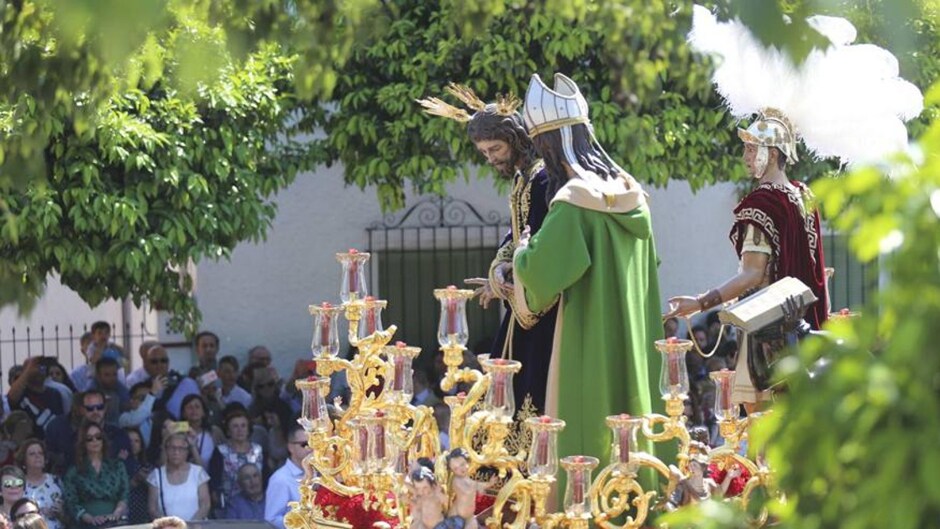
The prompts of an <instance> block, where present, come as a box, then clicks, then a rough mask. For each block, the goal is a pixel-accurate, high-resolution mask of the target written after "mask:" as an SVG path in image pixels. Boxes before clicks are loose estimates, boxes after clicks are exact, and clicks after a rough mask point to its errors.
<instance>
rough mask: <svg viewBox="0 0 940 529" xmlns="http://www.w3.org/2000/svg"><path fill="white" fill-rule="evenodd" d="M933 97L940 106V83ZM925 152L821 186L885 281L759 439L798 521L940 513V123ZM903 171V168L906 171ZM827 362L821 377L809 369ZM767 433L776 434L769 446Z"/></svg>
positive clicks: (816, 525)
mask: <svg viewBox="0 0 940 529" xmlns="http://www.w3.org/2000/svg"><path fill="white" fill-rule="evenodd" d="M928 103H930V104H932V105H934V109H935V110H936V109H938V108H940V83H937V84H934V86H933V89H932V90H931V92H930V93H929V95H928ZM919 145H920V147H921V149H922V151H923V153H922V154H923V159H922V160H919V161H918V164H917V167H916V168H915V169H914V170H913V171H910V170H908V168H906V167H905V166H904V165H903V163H898V164H897V165H894V166H893V167H892V169H893V170H894V171H893V172H894V175H893V176H889V174H888V172H884V171H878V170H875V169H865V170H860V171H857V172H855V173H853V174H851V175H849V176H848V177H847V178H846V179H845V180H844V181H837V180H830V179H825V180H821V181H819V182H817V184H816V185H815V186H814V188H815V191H816V192H817V194H818V196H819V199H820V203H821V204H822V207H823V209H824V211H825V212H826V214H827V215H828V216H829V217H830V218H832V219H834V222H835V224H836V225H837V227H838V228H839V229H842V230H846V231H847V232H851V233H852V237H851V245H852V248H853V249H854V251H855V253H856V255H857V256H858V257H859V258H860V259H862V260H864V261H871V260H874V259H878V258H880V259H881V266H883V267H884V268H885V269H886V270H887V275H888V281H887V284H886V285H885V287H884V288H882V289H881V290H880V291H879V292H878V294H877V296H876V298H875V299H874V300H873V301H872V302H871V303H869V304H868V306H866V307H865V308H864V309H863V311H862V314H861V316H860V317H858V318H856V319H853V320H849V321H846V322H837V323H835V324H833V325H831V327H830V329H831V331H832V333H833V337H832V339H831V340H817V341H815V342H811V343H810V344H808V346H807V347H805V348H804V349H803V350H802V351H801V355H800V357H799V360H800V362H796V361H794V362H793V363H792V364H791V365H790V366H789V372H788V373H785V374H789V376H790V378H791V379H792V381H793V382H792V384H791V388H792V389H791V392H790V395H788V397H787V398H786V399H785V400H784V401H783V402H781V403H780V405H779V406H778V407H777V409H776V410H775V416H774V417H772V418H771V419H770V421H769V422H768V424H766V425H765V427H766V430H764V431H762V432H761V434H762V435H761V440H762V441H764V442H766V446H767V451H768V456H769V457H770V458H771V461H772V462H773V463H774V464H775V465H776V466H777V468H778V469H779V477H780V485H781V486H782V487H783V488H784V490H787V491H790V497H789V505H788V506H787V507H786V509H787V511H790V512H792V521H791V523H790V526H791V527H794V528H798V529H823V528H839V529H862V528H868V527H884V526H891V527H894V528H897V529H915V528H921V527H933V526H936V524H937V523H938V521H940V481H938V480H937V476H938V474H940V451H938V450H936V449H935V447H936V446H938V444H937V441H938V432H940V377H938V373H940V357H938V356H937V355H936V354H933V353H932V351H934V350H935V348H936V347H935V340H934V335H933V333H934V331H935V330H936V323H937V322H938V321H940V119H934V121H933V123H932V124H931V125H930V127H929V128H928V129H927V130H926V131H925V133H924V135H923V136H922V137H921V139H920V143H919ZM899 173H900V174H899ZM819 358H826V359H827V360H828V362H829V363H830V364H829V367H828V368H827V369H826V370H825V371H824V372H823V373H822V375H821V376H819V377H815V378H809V377H806V376H800V373H803V372H804V369H806V367H808V366H811V365H813V364H814V363H815V362H816V361H817V360H818V359H819ZM769 439H773V441H772V442H769V441H768V440H769Z"/></svg>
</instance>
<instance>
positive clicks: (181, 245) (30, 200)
mask: <svg viewBox="0 0 940 529" xmlns="http://www.w3.org/2000/svg"><path fill="white" fill-rule="evenodd" d="M160 37H161V38H159V39H157V38H152V39H148V41H147V45H146V46H145V48H144V50H143V51H142V52H141V54H140V55H139V56H138V64H142V63H143V61H144V60H156V61H157V63H158V64H159V65H161V67H160V71H158V72H155V73H156V75H154V74H145V75H140V76H138V82H137V83H136V85H135V87H133V88H127V89H125V90H123V91H121V92H120V93H118V94H115V95H113V96H111V97H110V99H109V100H108V101H107V103H106V104H102V105H100V106H98V108H97V111H96V113H95V115H94V116H92V119H90V120H89V121H88V122H87V123H88V126H87V128H85V127H82V128H79V127H76V123H75V121H74V116H75V114H74V112H72V111H71V110H72V108H69V105H62V106H60V107H54V108H53V109H52V110H53V111H52V112H49V111H40V109H39V108H38V106H39V102H38V101H37V100H35V99H32V98H29V97H25V98H24V99H23V104H22V105H20V107H19V108H18V109H17V111H16V112H15V113H13V114H10V115H8V116H7V118H8V120H7V123H6V126H7V127H8V130H11V131H17V130H28V129H30V128H33V127H36V126H42V127H45V128H47V130H48V131H49V137H48V140H47V143H46V145H45V147H44V149H43V153H44V156H45V159H46V164H45V168H46V173H45V178H44V179H41V180H36V181H34V182H32V183H31V184H29V185H27V186H25V187H24V188H22V189H20V188H15V189H13V190H12V191H11V192H10V193H9V194H7V195H6V197H5V202H6V207H7V211H8V214H10V215H13V216H15V218H16V221H15V222H4V224H3V229H2V231H0V255H2V261H0V263H2V264H3V266H4V269H3V275H4V276H5V278H11V279H15V280H11V281H3V285H4V286H3V289H2V290H0V296H2V299H4V300H9V299H18V298H19V299H22V298H23V297H26V298H27V299H30V298H34V297H35V296H36V295H37V293H38V292H39V291H40V289H41V286H42V285H43V284H44V281H45V279H46V277H47V276H48V275H49V274H52V273H56V274H58V275H59V276H60V279H61V281H62V283H63V284H65V285H68V286H69V287H70V288H72V289H73V290H75V291H76V292H77V293H78V294H79V295H80V296H81V297H82V298H83V299H84V300H85V301H87V302H88V303H89V304H91V305H96V304H98V303H100V302H101V301H104V300H106V299H111V298H114V299H121V298H125V297H130V298H131V299H133V300H134V301H135V302H136V303H138V304H140V303H141V302H142V301H143V300H144V299H145V298H146V299H149V301H150V302H151V303H153V304H154V305H155V306H159V307H162V308H164V309H167V310H169V311H171V312H172V313H173V314H174V316H175V317H176V318H177V322H178V323H179V324H183V323H188V324H194V323H196V322H198V311H197V309H196V307H195V305H194V302H193V299H192V297H191V296H190V292H191V290H192V278H191V277H190V276H189V275H188V274H187V273H186V270H187V265H188V264H190V263H194V262H198V261H200V260H201V259H203V258H206V257H209V258H220V257H225V256H227V255H229V253H230V252H231V250H232V249H233V248H234V247H235V246H236V245H237V244H238V243H239V242H241V241H246V240H259V239H260V238H261V237H263V235H264V233H265V230H266V229H267V227H268V226H269V225H270V223H271V221H272V220H273V218H274V214H275V206H274V204H273V203H272V201H271V199H272V198H273V195H274V194H275V193H276V192H277V191H278V190H279V189H282V188H284V187H285V186H287V184H289V183H290V182H291V181H292V180H293V178H294V176H295V175H296V173H297V171H298V170H299V169H301V168H303V167H307V166H309V165H310V163H308V162H312V161H311V160H310V159H309V156H310V152H309V151H308V150H306V149H304V148H301V146H300V145H298V144H297V143H296V142H295V141H293V140H292V139H291V137H290V134H291V133H292V132H300V131H299V130H294V129H296V128H297V126H296V123H298V122H300V121H303V120H305V119H306V115H307V114H308V110H309V108H313V109H314V111H316V110H315V108H314V107H308V108H307V109H305V108H298V105H297V100H296V99H295V98H294V97H293V96H292V95H291V93H292V89H291V87H292V82H293V73H292V71H293V59H292V58H290V57H288V56H285V55H284V54H283V53H281V52H279V50H278V48H277V47H276V46H273V45H269V46H266V47H265V48H264V49H262V50H260V51H258V52H255V53H253V54H251V55H249V56H248V57H246V59H245V60H243V61H231V60H229V61H227V63H226V64H225V65H224V66H223V67H222V68H221V69H220V70H218V72H217V74H216V76H215V77H214V78H213V79H211V80H209V81H208V82H205V83H199V84H198V85H197V86H195V87H194V89H193V91H191V92H183V91H181V90H180V89H178V88H175V86H176V85H175V84H174V83H173V82H172V81H173V79H174V77H175V76H176V75H178V74H179V67H180V65H179V63H178V61H176V60H175V55H174V53H173V50H178V49H179V48H180V47H185V46H188V45H192V44H194V43H199V45H201V46H206V45H209V46H215V47H217V48H218V49H220V50H224V48H225V42H224V35H223V34H222V33H220V32H219V31H217V29H216V28H213V27H212V26H209V25H206V24H204V23H202V22H201V21H200V20H199V19H198V18H195V17H191V16H190V15H188V14H181V16H180V18H178V19H177V24H174V25H173V26H171V27H170V28H169V29H168V30H167V31H166V32H164V33H163V34H162V35H161V36H160ZM224 55H225V54H224V53H222V54H220V56H224ZM74 97H75V98H76V99H77V100H78V105H80V104H81V96H79V95H75V96H74ZM76 106H77V105H76ZM40 121H41V122H42V124H41V125H39V124H38V123H39V122H40Z"/></svg>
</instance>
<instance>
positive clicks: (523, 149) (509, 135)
mask: <svg viewBox="0 0 940 529" xmlns="http://www.w3.org/2000/svg"><path fill="white" fill-rule="evenodd" d="M467 135H468V136H470V141H472V142H474V143H476V142H479V141H493V140H501V141H504V142H506V143H508V144H509V148H510V150H511V151H512V160H511V161H512V164H513V166H520V165H521V166H522V167H530V166H531V165H532V164H533V163H535V161H536V160H538V154H536V151H535V146H534V145H533V144H532V140H531V139H530V138H529V134H528V132H526V128H525V124H524V123H523V121H522V116H520V115H519V113H518V112H513V113H512V114H509V115H508V116H507V115H504V114H500V113H499V112H497V107H496V105H495V104H492V103H490V104H489V105H486V107H484V108H483V110H480V111H477V112H476V113H475V114H473V117H472V118H470V123H469V124H468V125H467ZM520 162H521V164H520Z"/></svg>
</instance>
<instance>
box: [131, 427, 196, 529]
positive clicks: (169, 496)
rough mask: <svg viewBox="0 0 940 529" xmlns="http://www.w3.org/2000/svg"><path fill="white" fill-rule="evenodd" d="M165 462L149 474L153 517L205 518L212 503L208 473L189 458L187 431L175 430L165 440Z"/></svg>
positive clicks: (150, 506) (150, 502) (148, 480)
mask: <svg viewBox="0 0 940 529" xmlns="http://www.w3.org/2000/svg"><path fill="white" fill-rule="evenodd" d="M163 450H164V460H165V461H166V464H165V465H163V466H161V467H160V468H157V469H156V470H154V471H153V472H151V473H150V477H148V478H147V483H148V484H149V485H150V494H149V501H148V503H149V508H150V514H151V516H153V517H154V518H159V517H162V516H176V517H179V518H182V519H183V520H187V521H189V520H204V519H206V516H208V514H209V508H210V506H211V502H210V498H209V475H208V474H206V471H205V470H204V469H203V468H202V467H201V466H199V465H196V464H193V463H190V462H188V461H187V456H188V454H189V453H190V443H189V439H188V437H187V435H186V434H185V433H174V434H172V435H170V436H168V437H167V438H166V439H164V441H163Z"/></svg>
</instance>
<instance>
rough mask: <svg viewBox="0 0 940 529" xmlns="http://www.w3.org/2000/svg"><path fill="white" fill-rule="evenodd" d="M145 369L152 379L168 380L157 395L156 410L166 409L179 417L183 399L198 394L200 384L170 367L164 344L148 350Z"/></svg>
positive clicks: (175, 416) (154, 407)
mask: <svg viewBox="0 0 940 529" xmlns="http://www.w3.org/2000/svg"><path fill="white" fill-rule="evenodd" d="M144 369H145V370H146V371H147V374H148V375H149V377H150V379H151V380H153V379H155V378H160V377H164V379H165V380H166V384H165V388H164V389H163V391H162V392H160V394H158V395H157V400H156V402H155V403H154V405H153V410H154V411H155V412H157V411H162V410H166V411H167V412H169V413H170V415H172V416H173V417H174V418H176V419H179V418H180V416H181V415H180V414H181V412H182V406H183V399H184V398H186V396H187V395H198V394H199V384H197V383H196V381H195V380H193V379H191V378H189V377H184V376H183V375H181V374H179V372H177V371H173V370H171V369H170V355H169V353H167V350H166V348H164V347H163V346H162V345H155V346H153V347H151V348H150V350H149V351H147V363H146V364H144Z"/></svg>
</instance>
